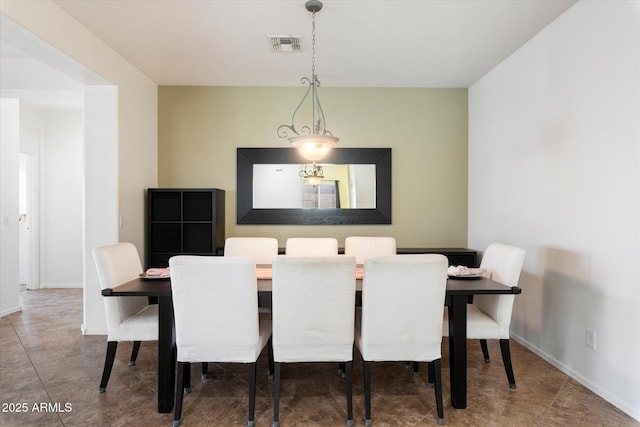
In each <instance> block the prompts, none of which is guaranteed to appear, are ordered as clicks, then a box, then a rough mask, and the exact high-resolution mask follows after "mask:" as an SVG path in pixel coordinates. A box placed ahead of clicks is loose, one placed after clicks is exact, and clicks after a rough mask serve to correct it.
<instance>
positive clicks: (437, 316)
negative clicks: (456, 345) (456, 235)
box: [355, 254, 448, 426]
mask: <svg viewBox="0 0 640 427" xmlns="http://www.w3.org/2000/svg"><path fill="white" fill-rule="evenodd" d="M447 266H448V262H447V258H446V257H445V256H443V255H434V254H431V255H396V256H390V257H375V258H369V259H367V260H366V261H365V264H364V279H363V283H362V311H361V314H360V315H359V316H358V317H357V320H356V329H355V343H356V347H358V349H359V351H360V354H361V355H362V359H363V361H364V368H363V370H364V399H365V423H366V425H367V426H369V425H371V362H381V361H412V362H429V370H430V372H431V374H432V375H433V376H434V378H435V398H436V408H437V415H438V424H443V423H444V409H443V405H442V382H441V374H440V358H441V343H442V311H443V309H444V298H445V292H446V287H447Z"/></svg>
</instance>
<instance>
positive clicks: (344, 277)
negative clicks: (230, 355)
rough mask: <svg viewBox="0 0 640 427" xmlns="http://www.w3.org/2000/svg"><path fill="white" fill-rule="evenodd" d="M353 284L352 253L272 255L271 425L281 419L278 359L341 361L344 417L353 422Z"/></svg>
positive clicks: (292, 360)
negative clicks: (272, 373) (343, 384)
mask: <svg viewBox="0 0 640 427" xmlns="http://www.w3.org/2000/svg"><path fill="white" fill-rule="evenodd" d="M355 290H356V261H355V258H353V257H341V256H334V257H291V256H285V257H277V258H275V259H274V260H273V281H272V298H273V306H272V311H273V358H274V365H275V366H274V368H275V369H274V372H275V380H274V383H273V396H274V399H273V400H274V402H273V405H274V409H273V425H274V427H277V426H278V425H279V422H280V408H279V405H280V369H281V364H282V363H294V362H344V363H345V366H346V395H347V423H348V424H349V425H353V406H352V394H351V392H352V388H351V384H352V368H353V334H354V329H353V328H354V312H355Z"/></svg>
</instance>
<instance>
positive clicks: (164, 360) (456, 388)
mask: <svg viewBox="0 0 640 427" xmlns="http://www.w3.org/2000/svg"><path fill="white" fill-rule="evenodd" d="M259 270H260V268H259V269H258V299H259V301H260V302H261V304H262V305H269V304H270V302H271V279H267V278H260V271H259ZM361 290H362V281H361V280H357V282H356V291H357V292H358V293H360V292H361ZM520 293H521V289H520V288H518V287H509V286H506V285H503V284H502V283H499V282H496V281H494V280H491V279H489V278H485V277H482V278H474V279H468V278H465V279H462V278H449V279H448V280H447V291H446V297H445V304H446V305H447V306H448V313H449V314H448V315H449V364H450V365H449V366H450V369H449V372H450V381H451V403H452V405H453V407H454V408H457V409H464V408H466V407H467V302H468V299H469V297H472V296H473V295H480V294H520ZM102 295H103V296H105V297H112V296H119V297H127V296H147V297H155V298H157V301H158V312H159V314H158V320H159V321H158V412H162V413H169V412H171V411H172V409H173V400H174V393H175V390H174V388H175V369H176V345H175V343H176V340H175V329H174V324H173V301H172V297H171V280H170V279H152V280H150V279H144V278H136V279H134V280H131V281H129V282H126V283H124V284H122V285H120V286H117V287H115V288H107V289H104V290H103V291H102Z"/></svg>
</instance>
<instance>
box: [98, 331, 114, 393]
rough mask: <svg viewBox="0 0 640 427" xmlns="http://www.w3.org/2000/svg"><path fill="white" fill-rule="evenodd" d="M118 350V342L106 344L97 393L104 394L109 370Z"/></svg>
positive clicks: (109, 373)
mask: <svg viewBox="0 0 640 427" xmlns="http://www.w3.org/2000/svg"><path fill="white" fill-rule="evenodd" d="M117 348H118V341H109V342H107V355H106V356H105V358H104V369H103V370H102V379H101V380H100V388H98V391H99V392H100V393H104V392H105V390H106V389H107V383H108V382H109V377H110V376H111V368H113V361H114V360H115V358H116V349H117Z"/></svg>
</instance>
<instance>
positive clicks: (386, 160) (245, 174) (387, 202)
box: [236, 148, 391, 225]
mask: <svg viewBox="0 0 640 427" xmlns="http://www.w3.org/2000/svg"><path fill="white" fill-rule="evenodd" d="M323 161H324V162H325V163H323V164H322V165H317V166H318V167H320V166H321V167H322V174H320V173H318V174H317V175H323V178H324V182H322V183H321V184H320V185H316V186H315V187H314V186H313V185H308V184H310V182H309V179H307V180H306V183H307V185H306V186H305V185H304V184H300V180H301V179H302V178H301V177H300V171H301V170H303V169H305V170H306V171H307V174H311V175H314V173H313V165H310V164H306V165H305V164H304V163H303V162H304V160H303V159H301V158H300V155H299V153H298V151H297V150H295V149H293V148H238V149H237V196H236V215H237V223H238V224H304V225H311V224H313V225H322V224H326V225H338V224H391V149H390V148H334V149H333V150H331V152H330V153H329V155H328V156H327V157H326V158H325V159H324V160H323ZM260 165H262V166H265V168H264V169H266V172H263V171H261V168H260V167H257V168H256V166H260ZM334 166H335V167H336V170H335V171H329V170H328V169H327V170H325V167H327V168H329V169H330V168H333V167H334ZM318 172H319V171H318ZM260 173H266V174H267V175H277V179H278V180H279V181H277V180H276V181H269V180H267V179H266V178H263V177H258V176H257V175H258V174H260ZM367 175H372V176H374V178H373V179H363V180H364V181H365V182H366V184H364V185H360V183H359V182H358V181H359V180H360V178H364V177H366V176H367ZM287 177H290V179H288V178H287ZM284 181H286V183H284ZM342 181H344V185H345V187H344V189H340V187H341V182H342ZM291 182H296V183H298V185H299V186H300V185H301V187H299V188H294V189H291V188H290V186H291V185H292V184H291ZM336 182H337V185H336ZM266 183H269V184H266ZM265 184H266V185H265ZM259 187H266V188H259ZM282 188H286V191H283V189H282ZM265 190H266V192H265ZM371 193H373V194H371ZM291 194H295V195H296V196H295V197H296V198H295V200H294V201H288V200H287V201H283V199H285V198H286V196H289V195H291ZM300 195H303V197H302V201H300ZM282 203H288V205H286V206H293V205H295V206H298V207H283V204H282Z"/></svg>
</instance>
